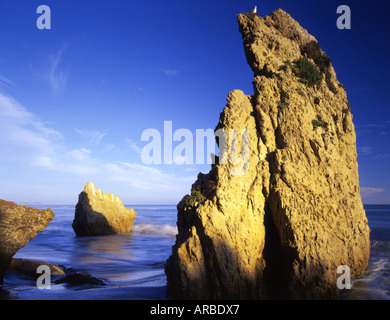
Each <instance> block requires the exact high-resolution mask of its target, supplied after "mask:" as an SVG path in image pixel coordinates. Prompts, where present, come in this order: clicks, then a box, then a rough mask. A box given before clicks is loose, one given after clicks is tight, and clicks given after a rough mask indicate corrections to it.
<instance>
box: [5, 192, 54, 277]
mask: <svg viewBox="0 0 390 320" xmlns="http://www.w3.org/2000/svg"><path fill="white" fill-rule="evenodd" d="M53 219H54V213H53V211H52V210H51V209H44V210H40V209H34V208H30V207H25V206H18V205H16V204H15V203H13V202H9V201H4V200H0V283H2V282H3V277H4V273H5V271H6V270H7V269H8V266H9V265H10V263H11V261H12V257H13V256H14V255H15V253H16V252H17V251H18V250H19V249H21V248H23V247H24V246H25V245H26V244H27V243H28V242H29V241H30V240H31V239H33V238H34V237H35V236H36V235H37V234H38V233H39V232H41V231H42V230H44V229H45V228H46V227H47V226H48V225H49V223H50V221H51V220H53Z"/></svg>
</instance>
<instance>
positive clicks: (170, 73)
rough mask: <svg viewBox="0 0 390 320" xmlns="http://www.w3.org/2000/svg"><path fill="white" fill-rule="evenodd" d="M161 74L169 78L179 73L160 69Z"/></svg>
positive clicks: (174, 70)
mask: <svg viewBox="0 0 390 320" xmlns="http://www.w3.org/2000/svg"><path fill="white" fill-rule="evenodd" d="M162 72H163V73H164V74H165V75H167V76H170V77H173V76H176V75H177V74H178V73H179V70H177V69H162Z"/></svg>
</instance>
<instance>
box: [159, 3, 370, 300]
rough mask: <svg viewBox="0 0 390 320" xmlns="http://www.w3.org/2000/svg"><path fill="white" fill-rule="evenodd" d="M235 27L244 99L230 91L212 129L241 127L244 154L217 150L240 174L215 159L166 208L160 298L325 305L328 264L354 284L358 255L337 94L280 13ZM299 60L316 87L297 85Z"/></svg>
mask: <svg viewBox="0 0 390 320" xmlns="http://www.w3.org/2000/svg"><path fill="white" fill-rule="evenodd" d="M237 18H238V23H239V30H240V32H241V34H242V38H243V42H244V48H245V54H246V57H247V62H248V64H249V65H250V67H251V68H252V70H253V72H254V80H253V88H254V94H253V95H251V96H247V95H245V94H244V93H243V92H242V91H240V90H234V91H232V92H230V93H229V96H228V98H227V105H226V107H225V108H224V110H223V112H222V113H221V115H220V120H219V123H218V125H217V129H225V131H226V132H227V134H229V130H228V129H248V130H249V139H248V140H249V143H248V144H249V148H245V144H244V143H241V142H243V141H245V137H244V136H243V138H241V139H240V135H238V137H239V138H238V140H237V141H231V142H228V148H231V149H232V150H233V151H234V152H237V151H241V156H243V155H246V156H249V158H248V159H249V160H248V162H247V163H245V162H244V163H241V165H242V164H244V166H242V167H243V168H244V169H245V170H243V171H242V174H232V173H233V170H235V168H236V167H237V165H234V164H233V163H231V161H227V163H225V162H221V159H222V158H223V159H226V153H225V152H223V150H220V153H221V154H220V159H219V162H220V164H216V165H213V166H212V169H211V171H210V172H209V173H208V174H199V175H198V179H197V181H196V182H195V183H194V184H193V186H192V192H191V196H188V195H187V196H185V197H184V198H183V200H182V201H181V202H180V203H179V204H178V206H177V208H178V221H177V225H178V235H177V237H176V243H175V245H174V246H173V248H172V255H171V257H170V258H169V259H168V261H167V265H166V274H167V280H168V289H169V293H170V295H171V296H172V297H173V298H176V299H178V298H180V299H273V298H287V299H324V298H325V299H326V298H334V297H336V296H337V294H338V293H339V290H338V289H337V287H336V282H337V278H338V277H339V276H340V275H339V274H337V271H336V270H337V267H338V266H340V265H347V266H349V267H350V269H351V275H352V277H358V276H360V275H362V274H363V273H364V272H365V269H366V266H367V263H368V259H369V254H370V251H369V250H370V243H369V227H368V224H367V219H366V216H365V211H364V208H363V205H362V201H361V197H360V190H359V179H358V164H357V152H356V136H355V131H354V125H353V123H352V115H351V110H350V104H349V103H348V101H347V97H346V92H345V90H344V87H343V85H342V84H340V83H339V82H338V80H337V78H336V74H335V71H334V69H333V67H332V65H331V63H330V59H329V58H328V57H327V56H326V55H325V53H324V52H323V51H322V50H321V49H320V46H319V44H318V42H317V40H316V39H315V38H314V37H313V36H311V35H309V34H308V32H307V31H306V30H305V29H303V28H302V27H301V26H300V25H299V24H298V22H296V21H295V20H293V19H292V18H291V17H290V15H288V14H287V13H286V12H284V11H283V10H280V9H279V10H277V11H275V12H274V13H272V14H271V15H270V16H268V17H265V18H262V17H259V16H258V15H257V14H254V13H247V14H239V15H238V16H237ZM299 59H305V60H307V61H310V62H311V63H312V64H313V65H315V66H316V68H317V69H318V70H319V71H320V74H321V78H320V82H319V83H318V84H316V85H313V86H312V87H310V86H308V85H307V83H305V81H303V79H302V78H299V77H298V76H297V72H296V70H294V64H293V63H294V61H298V60H299ZM313 120H314V121H313ZM228 141H229V139H228ZM217 142H218V140H217ZM240 146H241V147H240ZM227 150H229V149H227ZM243 159H245V157H243V158H242V160H243Z"/></svg>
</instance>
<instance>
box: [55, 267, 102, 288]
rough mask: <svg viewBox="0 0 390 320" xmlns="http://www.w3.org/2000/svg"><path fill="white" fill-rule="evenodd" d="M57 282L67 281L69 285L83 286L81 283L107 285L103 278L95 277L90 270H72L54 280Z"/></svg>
mask: <svg viewBox="0 0 390 320" xmlns="http://www.w3.org/2000/svg"><path fill="white" fill-rule="evenodd" d="M54 283H55V284H61V283H66V284H67V285H69V286H81V285H86V284H89V285H94V286H95V285H97V286H105V285H107V284H106V283H105V282H104V281H103V280H100V279H98V278H95V277H94V276H92V275H90V274H89V273H88V272H86V271H83V272H70V273H68V274H66V275H65V276H63V277H61V278H59V279H57V280H55V281H54Z"/></svg>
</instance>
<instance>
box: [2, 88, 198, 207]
mask: <svg viewBox="0 0 390 320" xmlns="http://www.w3.org/2000/svg"><path fill="white" fill-rule="evenodd" d="M79 131H80V130H79ZM80 132H81V133H80V134H81V135H82V134H84V135H85V138H86V139H87V141H89V142H91V146H90V147H83V146H82V145H81V146H80V145H78V146H77V145H75V142H73V143H71V144H69V143H70V141H67V140H66V139H65V137H64V136H63V135H62V134H61V133H60V132H58V131H56V130H55V129H53V128H51V127H50V126H49V125H48V124H47V123H46V122H44V121H42V120H41V119H40V118H39V117H38V116H36V115H35V114H33V113H31V112H30V111H28V110H27V109H26V108H25V107H24V106H23V105H21V104H20V103H19V102H18V101H16V100H15V99H13V98H12V97H9V96H6V95H4V94H1V93H0V150H1V156H0V176H1V175H2V174H3V173H5V172H6V171H5V170H8V171H7V174H8V175H10V176H13V175H15V174H16V173H17V174H18V175H19V174H20V172H25V173H31V172H35V171H36V172H39V173H41V176H42V179H43V181H47V179H48V177H50V179H55V181H62V180H69V178H71V180H72V181H74V182H75V183H76V181H77V183H85V182H86V181H89V180H92V181H94V182H99V181H100V182H101V184H102V188H103V189H105V190H106V189H109V190H110V189H111V190H112V192H114V193H115V192H118V193H121V192H122V193H124V195H125V196H126V197H127V199H133V200H131V201H143V202H144V203H147V202H148V200H153V199H159V200H157V201H160V200H161V199H162V200H163V201H164V202H169V203H175V202H176V201H178V200H180V199H178V198H180V197H181V196H183V195H184V194H185V193H188V192H189V190H190V188H191V185H192V183H193V182H194V181H195V179H196V174H197V172H195V171H192V172H186V173H184V175H181V174H180V175H179V174H178V173H177V172H176V171H175V170H173V167H172V166H169V168H168V167H166V166H165V167H163V166H161V167H153V166H147V165H143V164H140V163H135V162H123V161H122V162H121V161H118V160H117V159H112V158H105V157H102V158H97V157H96V156H95V154H94V151H96V150H95V144H99V143H100V141H101V139H102V138H103V136H104V135H103V133H101V132H100V134H98V133H95V134H90V133H91V132H88V131H84V130H81V131H80ZM86 132H87V133H86ZM128 143H129V144H130V147H131V146H133V147H132V148H133V149H134V150H135V151H136V150H137V151H140V150H139V147H138V146H137V144H136V143H135V142H134V141H132V140H130V139H128ZM76 144H77V142H76ZM113 147H114V146H113ZM99 148H100V149H104V146H102V147H99ZM6 168H7V169H6ZM8 168H12V169H11V170H14V173H12V172H10V171H9V169H8ZM182 171H184V170H182ZM54 177H55V178H54ZM3 183H7V182H6V181H3ZM48 183H49V184H48V186H46V187H45V190H48V192H50V193H52V194H55V192H54V189H56V190H57V192H58V193H61V192H62V191H61V186H59V185H57V183H55V185H53V182H52V181H48ZM26 184H28V183H27V182H26ZM22 187H23V188H27V189H28V188H29V187H30V186H29V185H25V186H22ZM27 189H26V190H27ZM124 190H126V191H124ZM72 192H77V191H75V190H73V191H72ZM151 194H153V196H151ZM42 197H44V196H42ZM134 199H135V200H134ZM38 200H39V201H42V200H41V198H39V199H38ZM162 200H161V201H162Z"/></svg>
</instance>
